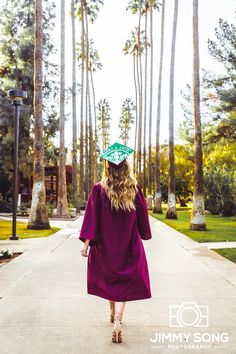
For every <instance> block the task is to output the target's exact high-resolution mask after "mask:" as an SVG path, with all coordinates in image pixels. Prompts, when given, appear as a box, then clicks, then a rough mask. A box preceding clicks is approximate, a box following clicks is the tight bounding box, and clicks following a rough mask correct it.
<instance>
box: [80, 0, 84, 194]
mask: <svg viewBox="0 0 236 354" xmlns="http://www.w3.org/2000/svg"><path fill="white" fill-rule="evenodd" d="M80 2H81V34H82V35H81V52H82V60H81V61H82V63H81V96H80V99H81V101H80V179H79V193H80V198H81V199H82V200H84V7H83V0H81V1H80Z"/></svg>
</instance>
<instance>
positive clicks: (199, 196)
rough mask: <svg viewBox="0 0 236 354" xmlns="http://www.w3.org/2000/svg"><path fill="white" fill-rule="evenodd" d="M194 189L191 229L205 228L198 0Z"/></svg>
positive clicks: (195, 13) (195, 16)
mask: <svg viewBox="0 0 236 354" xmlns="http://www.w3.org/2000/svg"><path fill="white" fill-rule="evenodd" d="M193 113H194V191H193V210H192V220H191V223H190V229H191V230H206V223H205V207H204V188H203V166H202V130H201V113H200V82H199V39H198V0H193Z"/></svg>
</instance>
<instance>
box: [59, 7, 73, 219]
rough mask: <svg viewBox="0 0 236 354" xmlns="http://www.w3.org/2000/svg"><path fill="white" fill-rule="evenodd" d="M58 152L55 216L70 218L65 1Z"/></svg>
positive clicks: (63, 8)
mask: <svg viewBox="0 0 236 354" xmlns="http://www.w3.org/2000/svg"><path fill="white" fill-rule="evenodd" d="M60 74H61V75H60V150H59V186H58V203H57V215H59V216H61V217H66V218H67V217H68V218H69V217H70V215H69V210H68V203H67V186H66V153H65V0H61V71H60Z"/></svg>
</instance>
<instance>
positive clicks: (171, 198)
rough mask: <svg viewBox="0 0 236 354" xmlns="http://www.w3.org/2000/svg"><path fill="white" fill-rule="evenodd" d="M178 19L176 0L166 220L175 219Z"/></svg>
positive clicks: (173, 29) (171, 65) (171, 74)
mask: <svg viewBox="0 0 236 354" xmlns="http://www.w3.org/2000/svg"><path fill="white" fill-rule="evenodd" d="M177 19H178V0H175V7H174V18H173V28H172V45H171V61H170V82H169V183H168V209H167V213H166V218H167V219H177V212H176V198H175V160H174V65H175V43H176V30H177Z"/></svg>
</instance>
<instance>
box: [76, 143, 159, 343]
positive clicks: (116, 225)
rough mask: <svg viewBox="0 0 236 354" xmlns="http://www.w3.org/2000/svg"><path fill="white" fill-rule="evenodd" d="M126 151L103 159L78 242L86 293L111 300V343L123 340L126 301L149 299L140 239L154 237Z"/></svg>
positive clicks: (119, 148) (113, 150) (116, 148)
mask: <svg viewBox="0 0 236 354" xmlns="http://www.w3.org/2000/svg"><path fill="white" fill-rule="evenodd" d="M133 151H134V150H133V149H130V148H129V147H127V146H124V145H121V144H119V143H115V144H113V145H112V146H111V147H109V148H108V149H107V150H106V151H105V152H104V153H103V154H101V155H100V157H102V158H103V159H105V161H104V171H103V176H102V179H101V181H100V182H98V183H96V184H95V185H94V186H93V188H92V191H91V193H90V195H89V199H88V202H87V206H86V210H85V214H84V219H83V223H82V227H81V231H80V236H79V239H80V240H81V241H83V242H84V248H83V249H82V250H81V254H82V256H84V257H87V250H88V246H90V248H89V254H88V266H87V292H88V294H91V295H96V296H99V297H101V298H104V299H107V300H109V304H110V308H111V314H110V321H111V322H113V331H112V341H113V342H116V343H117V342H121V341H122V333H121V331H122V328H121V324H122V321H123V312H124V307H125V303H126V301H132V300H141V299H148V298H151V297H152V295H151V289H150V279H149V271H148V264H147V259H146V255H145V250H144V247H143V243H142V240H149V239H151V238H152V235H151V229H150V224H149V219H148V211H147V202H146V199H145V197H144V194H143V192H142V191H141V189H140V186H139V185H138V184H137V181H136V179H135V178H134V176H133V174H132V169H131V167H130V164H129V162H128V160H127V159H126V158H127V156H128V155H129V154H130V153H131V152H133Z"/></svg>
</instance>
